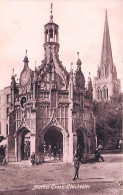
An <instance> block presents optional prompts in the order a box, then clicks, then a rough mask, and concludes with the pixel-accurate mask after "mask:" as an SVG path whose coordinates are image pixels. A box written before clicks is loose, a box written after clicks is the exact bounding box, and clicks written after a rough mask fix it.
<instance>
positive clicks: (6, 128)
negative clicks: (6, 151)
mask: <svg viewBox="0 0 123 195" xmlns="http://www.w3.org/2000/svg"><path fill="white" fill-rule="evenodd" d="M6 135H8V124H6Z"/></svg>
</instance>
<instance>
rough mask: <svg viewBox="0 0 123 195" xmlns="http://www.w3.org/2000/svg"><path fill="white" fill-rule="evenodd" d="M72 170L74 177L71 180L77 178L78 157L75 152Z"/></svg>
mask: <svg viewBox="0 0 123 195" xmlns="http://www.w3.org/2000/svg"><path fill="white" fill-rule="evenodd" d="M73 160H74V170H75V175H74V178H73V180H75V179H79V163H80V162H79V158H78V156H77V154H75V155H74V159H73Z"/></svg>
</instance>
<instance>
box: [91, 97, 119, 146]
mask: <svg viewBox="0 0 123 195" xmlns="http://www.w3.org/2000/svg"><path fill="white" fill-rule="evenodd" d="M93 112H94V115H95V117H96V133H97V138H98V140H102V141H103V144H104V147H105V148H106V147H107V148H116V147H117V145H118V141H119V138H121V136H122V135H121V134H122V133H121V131H122V94H117V95H116V96H114V97H111V100H110V101H101V102H97V101H94V105H93Z"/></svg>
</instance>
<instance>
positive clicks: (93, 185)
mask: <svg viewBox="0 0 123 195" xmlns="http://www.w3.org/2000/svg"><path fill="white" fill-rule="evenodd" d="M103 157H104V159H105V161H104V162H93V163H87V164H81V166H80V170H79V179H77V180H75V181H73V180H72V179H73V175H74V167H73V164H68V163H62V162H59V163H58V162H57V161H56V162H55V163H44V164H41V165H38V166H36V165H35V166H32V165H31V164H30V162H29V161H23V162H16V163H15V162H13V163H9V164H8V165H0V173H1V177H0V195H7V194H8V195H19V194H21V195H27V194H29V195H30V194H32V195H39V194H41V195H42V194H46V195H49V194H51V195H54V194H62V195H66V194H73V195H74V194H77V195H80V194H84V195H87V194H89V195H110V194H112V195H122V194H123V188H122V187H123V186H122V179H123V177H122V168H123V167H122V154H105V155H103Z"/></svg>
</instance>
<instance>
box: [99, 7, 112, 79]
mask: <svg viewBox="0 0 123 195" xmlns="http://www.w3.org/2000/svg"><path fill="white" fill-rule="evenodd" d="M100 66H101V67H105V68H106V70H107V72H108V71H109V70H110V71H112V68H113V58H112V49H111V43H110V34H109V26H108V17H107V10H106V12H105V24H104V33H103V44H102V54H101V61H100ZM104 75H105V74H104Z"/></svg>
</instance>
